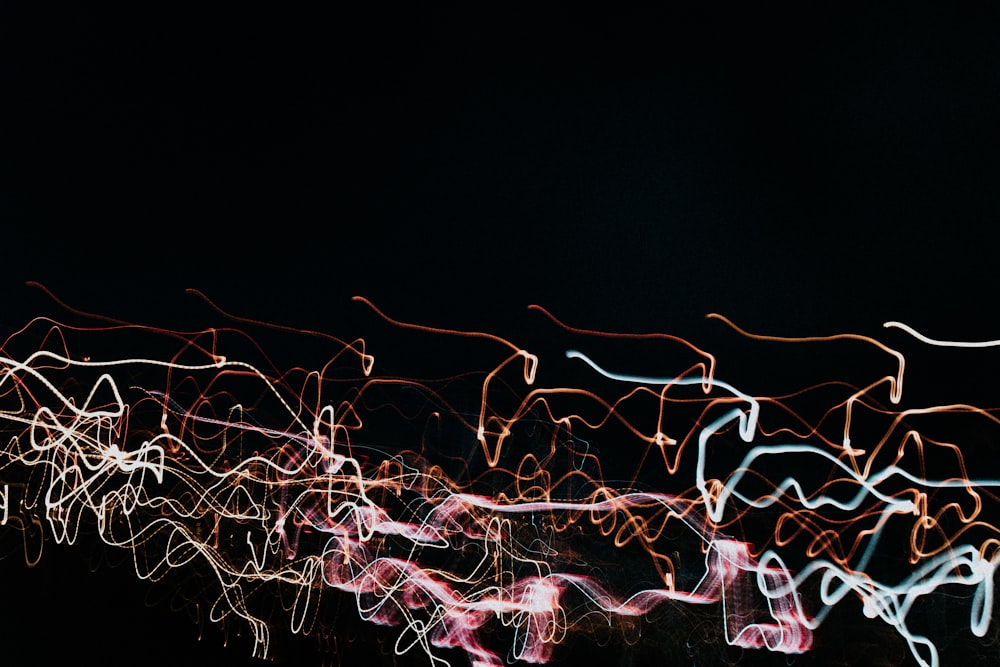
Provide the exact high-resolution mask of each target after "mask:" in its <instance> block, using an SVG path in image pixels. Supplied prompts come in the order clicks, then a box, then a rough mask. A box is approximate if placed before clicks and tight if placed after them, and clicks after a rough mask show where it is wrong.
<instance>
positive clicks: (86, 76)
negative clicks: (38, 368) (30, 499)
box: [0, 2, 1000, 665]
mask: <svg viewBox="0 0 1000 667" xmlns="http://www.w3.org/2000/svg"><path fill="white" fill-rule="evenodd" d="M209 4H211V5H212V6H211V7H208V5H209ZM337 4H339V3H337ZM807 4H811V3H807ZM473 5H475V7H476V8H475V9H471V7H472V6H473ZM984 7H985V5H984ZM998 19H1000V16H998V12H997V11H996V10H995V9H984V8H982V7H978V8H973V7H972V6H971V5H970V6H968V7H963V6H960V5H954V4H953V5H948V6H936V7H932V6H926V7H925V6H922V5H920V4H919V3H916V4H914V3H905V4H904V3H901V4H899V5H892V4H885V5H880V6H879V7H870V6H849V5H841V4H839V3H838V4H837V5H836V9H834V5H830V6H828V7H827V8H826V9H816V8H810V9H808V10H805V9H802V8H791V7H780V8H779V7H776V6H770V7H764V6H763V5H759V4H756V3H752V4H744V5H742V6H740V7H738V8H736V7H723V6H721V5H717V4H714V3H709V4H705V3H662V4H660V5H654V6H653V7H652V8H650V7H648V6H647V7H642V8H640V7H639V6H628V7H616V8H615V9H606V10H605V11H588V10H584V9H581V8H580V7H577V6H574V4H572V3H565V4H562V3H544V4H543V3H539V4H538V5H535V6H532V5H526V6H523V7H514V6H510V5H506V4H492V5H485V6H484V5H481V4H479V3H471V4H459V3H455V4H449V3H438V4H435V5H434V6H421V7H413V6H410V7H401V8H400V7H393V6H391V5H388V4H382V3H377V4H368V5H366V8H365V9H357V8H351V7H340V6H335V5H334V3H331V4H330V6H328V7H326V8H324V9H319V8H318V6H286V5H275V4H272V5H262V6H260V7H248V6H241V5H236V4H233V5H216V4H214V3H203V4H202V5H197V4H196V5H193V6H189V7H181V6H178V5H174V4H162V5H154V6H151V5H149V4H147V3H135V5H134V6H124V7H123V6H103V7H101V8H93V7H91V8H82V7H61V6H58V7H57V6H52V5H45V6H42V5H40V4H36V3H18V2H7V3H3V5H2V6H0V49H2V54H3V55H2V61H0V68H2V69H0V76H2V79H0V91H2V96H3V101H2V109H3V114H4V116H3V117H4V120H3V126H2V128H0V177H2V183H0V187H2V192H0V249H2V253H3V254H2V258H0V267H2V268H0V298H2V300H3V305H2V309H0V329H2V331H3V335H4V336H6V335H7V334H8V333H10V332H12V331H14V330H16V329H17V328H20V326H22V325H23V324H25V323H26V322H27V321H28V319H30V318H31V317H33V316H35V315H37V314H39V313H40V312H42V311H45V312H58V311H59V309H58V308H53V306H52V302H51V300H50V299H49V298H48V297H46V296H45V295H44V294H43V293H42V292H41V291H40V290H38V289H37V288H34V287H30V286H27V285H26V281H38V282H40V283H42V284H44V285H45V286H46V287H47V288H49V289H51V290H52V291H53V292H54V293H55V294H56V295H57V296H58V297H59V298H61V299H63V300H64V301H66V302H67V303H69V304H71V305H72V306H74V307H78V308H80V309H83V310H86V311H90V312H95V313H100V314H103V315H107V316H110V317H115V318H119V319H122V320H129V321H136V322H140V323H147V324H153V325H156V326H164V327H174V328H182V329H183V328H188V327H197V326H203V325H207V326H211V325H216V324H218V321H217V319H216V320H213V319H212V318H213V317H214V316H213V314H212V313H211V312H210V311H208V310H207V309H206V308H205V307H204V304H202V303H201V302H200V301H199V300H197V299H195V298H194V297H192V296H190V295H188V294H185V292H184V290H185V289H186V288H197V289H199V290H201V291H203V292H204V293H206V294H207V295H209V296H210V297H211V298H213V299H214V300H215V301H216V302H217V303H218V304H219V305H220V306H222V307H224V308H225V309H227V310H229V311H231V312H233V313H236V314H239V315H242V316H246V317H251V318H255V319H260V320H267V321H271V322H276V323H280V324H287V325H290V326H296V327H302V328H308V329H314V330H321V331H326V332H329V333H331V334H334V335H339V336H342V337H350V336H354V335H364V332H363V331H360V330H358V327H360V324H359V322H367V321H370V319H365V317H364V315H363V312H364V311H363V309H362V308H361V307H360V306H359V305H358V304H356V303H352V302H351V300H350V297H352V296H353V295H363V296H365V297H368V298H370V299H372V300H373V301H374V302H375V303H376V304H377V305H378V306H379V307H381V308H383V309H385V310H386V311H387V312H389V313H390V314H392V315H393V316H395V317H398V318H400V319H403V320H408V321H414V322H420V323H425V324H432V325H439V326H453V327H472V328H476V329H479V330H483V331H491V332H496V333H500V334H504V335H508V336H511V337H517V336H519V335H522V334H523V335H530V334H531V332H532V327H535V326H537V325H538V319H537V318H535V317H532V316H530V315H529V314H528V313H527V311H526V307H527V306H528V305H529V304H532V303H536V304H541V305H544V306H545V307H547V308H549V309H550V310H552V311H553V312H554V313H555V314H557V315H558V316H560V317H561V318H562V319H564V320H566V321H569V322H571V323H573V324H577V325H579V326H587V327H592V328H595V329H606V330H614V331H623V332H646V331H665V332H670V333H678V334H680V335H687V336H689V337H691V338H692V339H693V340H695V342H702V341H705V340H709V341H711V340H712V336H713V335H716V334H715V333H713V332H717V331H718V325H717V324H711V323H706V321H705V320H704V315H705V314H706V313H709V312H719V313H722V314H725V315H726V316H728V317H730V318H732V319H733V320H734V321H736V322H738V323H740V324H741V325H742V326H745V327H746V328H748V329H751V330H754V331H760V332H765V333H773V334H779V335H790V336H796V335H798V336H804V335H823V334H831V333H843V332H852V333H866V334H872V335H881V333H880V332H881V331H882V328H881V327H882V323H883V322H885V321H887V320H900V321H904V322H906V323H908V324H910V325H912V326H914V327H916V328H917V329H919V330H921V331H923V332H924V333H926V334H927V335H930V336H935V337H939V338H960V339H967V340H981V339H992V338H996V337H998V331H1000V318H998V316H997V315H996V311H995V304H996V299H995V295H996V291H997V290H996V288H997V286H998V284H1000V281H998V280H997V278H996V269H995V265H994V259H995V257H996V247H997V245H996V241H995V240H994V232H993V227H994V226H995V223H996V221H997V216H998V213H1000V200H998V198H997V195H996V184H997V182H998V180H997V179H998V176H1000V150H998V149H1000V131H998V125H997V118H1000V41H998V40H997V38H996V35H997V34H998V28H1000V21H998ZM989 358H990V357H988V356H987V357H986V359H987V360H988V359H989ZM938 363H939V365H940V368H938V370H939V371H940V373H938V374H936V375H935V374H933V373H931V371H926V372H927V373H931V374H930V375H929V376H928V377H929V378H930V379H927V380H925V381H924V384H925V385H930V384H933V385H936V386H938V387H939V388H940V387H943V388H944V389H948V388H952V389H955V390H956V391H957V390H958V389H959V387H960V385H961V386H965V387H970V386H971V387H973V388H974V389H975V391H976V392H978V397H979V398H980V400H981V401H983V402H989V401H990V397H989V396H990V395H989V390H990V383H991V371H990V368H991V367H990V365H989V364H988V363H987V364H985V365H984V364H980V365H977V366H975V367H974V368H973V369H972V370H969V371H968V373H969V374H971V376H963V377H962V378H958V377H956V376H955V374H954V373H952V372H950V370H949V368H950V367H946V366H945V364H944V362H938ZM928 368H931V370H933V368H932V367H928ZM969 381H971V382H972V384H968V382H969ZM916 384H920V381H919V380H917V382H916ZM64 551H65V553H63V552H61V551H60V550H58V549H53V551H52V554H51V555H52V558H51V559H50V560H49V561H47V562H46V564H45V565H44V566H43V567H40V568H36V569H35V570H31V571H28V570H27V568H25V567H23V565H22V564H21V563H19V562H17V561H16V559H12V560H11V559H9V560H8V561H6V562H3V563H2V568H3V569H2V577H3V581H4V582H5V587H6V584H7V583H10V584H13V586H12V588H11V589H9V590H12V591H16V595H15V594H4V595H3V596H2V609H3V612H2V613H3V616H2V618H3V619H4V625H3V627H0V633H2V636H3V646H4V647H10V649H11V650H12V651H14V652H15V653H16V655H17V656H20V657H18V658H17V659H15V660H13V661H12V662H10V663H9V664H28V663H29V661H30V662H32V663H36V662H37V663H43V662H49V661H51V660H52V659H53V658H54V657H56V656H59V655H64V654H66V655H68V654H69V653H72V655H73V656H75V657H79V658H81V659H84V658H86V659H90V658H94V657H95V656H96V659H98V660H101V661H103V662H104V663H105V664H115V665H117V664H132V662H133V661H134V660H141V661H143V662H147V664H153V663H156V664H160V663H162V664H167V663H168V662H169V663H173V664H176V661H177V660H186V661H187V662H188V663H189V664H219V663H220V662H221V663H222V664H240V663H241V661H242V660H243V657H242V655H243V653H241V649H239V648H236V649H230V650H223V649H222V648H221V646H220V644H221V639H220V637H219V635H217V634H216V635H213V634H212V632H211V631H209V632H207V633H206V637H205V638H204V639H203V640H201V641H200V642H199V641H197V629H196V628H195V627H194V626H193V625H192V624H191V623H190V622H189V621H188V620H187V619H186V618H182V619H179V620H178V619H177V617H176V615H172V614H170V613H168V612H166V611H165V610H163V609H160V608H153V609H147V608H146V607H145V606H144V605H143V604H142V602H141V600H142V598H143V595H144V591H145V589H144V588H143V587H142V586H141V585H139V584H136V585H135V586H132V585H131V584H125V583H121V576H120V574H121V573H118V574H116V575H114V576H110V575H109V578H110V579H111V580H113V581H115V582H117V583H116V584H115V585H119V584H120V585H121V594H120V599H119V597H118V596H117V594H109V593H108V592H107V589H106V588H105V586H106V585H107V583H106V582H105V581H104V580H100V579H98V578H96V576H95V578H94V579H90V580H88V577H87V575H86V564H85V563H82V562H80V559H77V558H75V557H74V554H73V552H72V550H64ZM834 628H836V626H834ZM831 631H832V632H833V631H836V632H840V629H835V630H831ZM237 644H238V642H237ZM66 652H69V653H66ZM303 655H304V656H307V657H304V658H303V661H302V662H300V663H298V664H303V665H308V664H312V663H311V662H310V660H312V659H314V658H313V656H310V655H309V651H308V650H306V649H305V648H303ZM637 655H638V654H635V653H631V654H630V653H627V652H623V653H622V654H621V655H620V656H618V655H614V656H613V657H612V658H611V659H614V660H619V659H620V660H621V662H622V664H625V663H626V662H627V661H628V660H629V659H636V660H638V659H640V658H641V656H640V657H639V658H637V657H636V656H637ZM649 659H651V660H652V658H649ZM748 659H749V658H748ZM802 659H803V660H805V658H802ZM457 660H458V661H461V660H462V658H461V657H457ZM781 660H784V656H781ZM289 664H291V663H289ZM678 664H680V663H678Z"/></svg>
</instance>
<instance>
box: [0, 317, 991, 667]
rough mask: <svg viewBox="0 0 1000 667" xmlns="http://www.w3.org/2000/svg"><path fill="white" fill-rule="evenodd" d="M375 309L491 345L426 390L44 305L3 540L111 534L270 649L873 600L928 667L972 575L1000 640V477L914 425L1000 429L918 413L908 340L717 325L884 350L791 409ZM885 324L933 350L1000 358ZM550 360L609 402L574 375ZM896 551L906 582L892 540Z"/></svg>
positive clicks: (982, 416)
mask: <svg viewBox="0 0 1000 667" xmlns="http://www.w3.org/2000/svg"><path fill="white" fill-rule="evenodd" d="M358 301H359V303H360V305H362V306H365V307H368V308H370V309H371V312H372V313H374V314H376V315H378V316H379V317H381V318H382V321H383V322H384V323H388V324H390V325H392V331H395V332H396V333H397V334H398V336H399V338H400V339H401V343H400V344H403V342H402V341H404V340H405V339H406V337H407V334H419V335H421V336H434V337H438V338H440V339H443V340H445V341H451V340H454V341H462V342H463V343H465V344H469V343H472V344H473V347H475V349H476V355H475V356H468V355H467V354H463V356H461V357H456V360H454V361H460V362H461V363H463V364H467V365H468V366H469V367H468V368H466V369H465V370H464V371H463V372H460V373H457V374H449V375H447V376H444V377H441V376H437V375H434V374H428V375H427V376H426V377H419V378H414V377H403V376H399V375H394V374H392V373H391V369H386V372H384V373H383V372H382V370H381V369H380V366H379V363H378V358H379V352H378V350H376V349H370V347H371V345H370V344H369V343H368V342H367V341H366V340H365V339H363V338H358V339H356V340H354V341H351V342H346V341H338V340H337V339H333V338H330V337H325V338H324V339H323V344H324V345H325V346H326V347H327V348H328V350H331V348H332V350H331V351H330V352H329V353H328V356H327V359H326V360H325V361H324V362H322V363H320V364H317V365H315V366H313V367H310V366H308V365H306V366H293V367H291V368H288V369H279V368H277V367H276V365H275V364H274V363H272V362H271V361H270V360H269V359H268V357H267V356H266V354H265V351H264V350H262V349H261V348H260V347H258V345H257V344H256V343H254V341H253V338H252V337H251V333H250V332H248V331H245V330H239V329H235V328H230V329H210V330H205V331H197V332H178V331H164V330H161V329H156V328H151V327H146V326H139V325H132V324H112V325H102V326H98V327H94V326H90V327H80V326H70V325H68V324H65V323H59V322H55V321H52V320H47V319H37V320H34V321H32V322H31V323H29V324H28V326H26V327H25V328H24V329H22V330H21V331H18V332H16V333H15V334H14V335H12V336H11V337H10V338H8V339H7V341H6V343H5V344H4V346H3V348H2V349H0V422H2V423H3V428H4V429H5V431H6V433H7V436H6V437H5V445H4V448H3V449H2V450H0V524H2V526H3V527H4V528H3V529H4V530H7V531H21V532H22V533H23V545H24V558H25V560H26V562H27V563H28V564H29V565H32V564H35V563H37V562H38V561H39V560H40V559H41V558H44V553H43V552H44V548H43V545H44V542H45V541H46V540H53V541H55V542H59V543H69V544H75V543H77V542H78V541H81V540H83V539H88V538H93V537H96V538H99V539H100V540H101V541H102V542H103V543H105V544H107V545H109V546H111V547H114V548H117V549H121V550H122V551H123V552H125V553H129V554H130V555H131V557H132V562H133V565H134V569H135V574H136V575H137V576H139V577H141V578H144V579H151V580H159V579H162V578H165V577H168V576H170V575H171V573H174V572H178V571H187V572H190V573H193V574H194V575H196V576H197V577H199V580H200V581H202V582H203V584H204V585H203V586H202V588H201V590H202V593H201V595H202V596H203V599H202V600H200V601H198V602H197V603H198V604H202V605H205V606H207V607H208V608H209V609H210V617H211V618H212V620H214V621H219V622H227V623H233V622H234V623H240V624H243V625H245V627H247V628H249V629H250V631H251V633H252V636H253V639H254V645H255V654H256V655H260V656H266V655H268V654H269V652H270V651H271V639H272V633H274V632H276V631H278V632H292V633H302V634H328V635H336V632H337V627H336V626H337V624H336V619H333V618H328V617H327V616H326V615H325V611H324V609H325V608H324V606H323V603H322V601H323V600H324V599H329V598H330V596H335V597H338V598H340V599H349V600H352V601H353V605H352V606H353V607H354V610H355V612H356V615H357V616H358V617H359V618H361V619H364V620H365V621H368V622H371V623H374V624H380V625H385V626H391V627H393V628H395V629H396V633H397V634H396V641H395V647H394V648H395V650H396V652H397V653H400V654H403V653H408V652H411V651H422V652H423V653H425V654H426V656H427V657H428V660H429V661H430V662H431V663H435V664H437V663H440V664H445V663H446V662H448V661H449V660H453V659H454V656H455V654H456V652H455V651H450V650H449V649H452V648H455V649H460V650H461V652H462V653H464V655H465V656H466V659H467V660H468V662H470V663H471V664H472V665H477V666H479V665H482V666H483V667H485V666H486V665H501V664H504V663H505V662H506V661H520V662H526V663H545V662H549V661H553V660H557V659H558V651H559V650H560V647H563V646H566V645H568V644H570V643H572V642H574V641H586V639H583V638H581V637H580V635H581V634H582V633H581V631H582V629H583V628H586V627H594V625H595V624H597V625H605V626H609V627H611V626H614V625H616V624H619V623H625V622H627V620H628V619H630V618H642V617H645V616H647V615H649V614H650V613H652V612H653V611H654V610H655V609H656V608H657V607H658V606H661V605H663V604H666V603H668V602H669V603H670V604H693V605H700V606H708V607H711V606H714V607H715V608H717V610H718V615H717V618H718V627H719V630H718V637H719V641H720V642H722V641H724V642H726V643H728V644H730V645H733V646H739V647H743V648H747V649H758V650H761V651H772V652H779V653H789V654H794V653H802V652H806V651H809V650H810V648H811V647H812V645H813V642H814V640H815V638H816V637H817V636H820V634H821V633H822V624H823V622H824V620H825V619H826V618H827V616H828V614H829V612H830V611H831V610H832V609H833V608H834V607H835V606H837V605H840V604H842V603H845V601H852V604H854V605H856V607H857V609H859V610H860V612H861V613H862V614H863V615H865V616H867V617H869V618H872V619H879V620H880V621H881V622H883V623H885V624H887V625H888V626H889V627H891V628H892V629H893V631H894V632H896V633H898V635H899V636H900V637H901V638H902V639H903V640H904V641H905V642H906V644H907V645H908V646H909V648H910V651H911V654H912V656H913V657H914V659H915V661H916V662H918V663H919V664H921V665H930V666H935V665H937V664H938V662H939V651H938V647H937V645H936V642H935V638H932V637H928V636H925V635H924V634H921V633H920V632H917V631H915V630H913V629H911V627H910V625H911V623H910V613H911V610H912V609H913V608H914V606H915V605H917V604H919V603H920V601H921V599H922V598H924V597H925V596H928V595H932V594H935V593H936V592H938V591H939V590H940V589H942V587H946V588H947V589H948V590H953V589H955V588H956V587H958V588H960V589H962V590H964V591H968V595H969V601H968V602H969V632H970V633H972V634H973V635H976V636H980V637H981V636H984V635H985V633H986V632H987V630H988V628H989V626H990V624H991V616H992V609H993V606H994V599H993V581H994V576H995V573H996V569H997V565H998V563H1000V550H998V549H997V547H998V545H1000V530H998V528H997V526H996V524H994V523H993V522H992V521H991V520H990V518H989V516H988V515H989V512H990V511H991V510H993V509H994V504H995V502H996V500H997V498H996V496H995V495H994V493H995V492H994V489H995V488H996V487H997V486H998V485H1000V480H998V479H994V478H990V477H981V476H978V475H977V474H975V471H970V470H968V469H967V467H966V463H965V458H964V455H963V447H962V443H961V442H948V441H946V440H944V439H942V438H940V437H932V436H931V435H929V434H927V433H923V432H921V430H920V428H919V427H918V426H915V424H919V423H920V420H921V419H923V418H925V417H934V418H939V419H940V418H942V417H948V416H956V415H957V416H966V417H969V416H971V417H974V418H976V419H977V420H979V422H981V423H982V424H983V427H984V428H993V427H994V426H995V425H996V424H997V420H996V418H995V417H994V416H993V413H992V412H991V411H990V410H988V409H985V408H983V407H977V406H973V405H968V404H948V405H933V406H917V407H914V408H908V409H901V408H900V407H898V406H899V405H900V402H901V400H902V397H903V379H904V369H905V357H904V355H903V354H902V353H901V352H900V351H898V350H897V349H895V348H893V347H890V346H889V345H887V344H886V343H884V342H881V341H879V340H876V339H875V338H873V337H867V336H861V335H856V334H837V335H832V336H822V337H814V338H779V337H774V336H759V335H755V334H750V333H748V332H745V331H742V330H740V329H738V328H737V327H736V325H735V324H733V323H731V322H729V321H728V320H726V319H725V318H723V317H721V316H717V315H713V316H712V317H714V318H715V319H717V320H718V321H719V324H720V327H723V328H724V330H726V331H729V332H736V333H738V334H740V336H742V338H741V340H749V341H756V343H759V344H763V343H765V342H766V343H768V344H773V343H781V344H782V345H792V344H793V343H794V344H801V345H830V344H837V345H861V346H867V347H869V348H872V349H875V350H878V351H879V353H884V355H885V359H886V365H885V368H882V369H881V370H879V371H875V372H873V373H872V374H871V377H869V378H866V379H865V381H864V382H862V383H856V382H846V381H839V380H837V379H828V378H823V379H821V381H817V382H815V383H814V384H811V385H809V386H807V387H803V388H801V390H800V391H797V392H795V393H791V394H787V395H783V396H777V397H776V396H764V395H757V394H756V393H755V391H754V390H753V389H748V388H741V387H740V386H739V384H738V383H735V382H730V381H727V380H726V371H727V365H726V362H725V360H724V359H722V360H719V359H717V358H716V357H715V356H714V355H713V354H710V353H708V352H706V351H704V350H702V349H701V348H699V347H697V346H695V345H694V344H692V343H690V342H688V341H686V340H684V339H683V338H680V337H677V336H673V335H669V334H650V335H642V336H639V335H630V334H621V333H606V332H597V331H590V330H585V329H576V328H572V327H568V326H566V325H563V324H562V323H560V322H558V321H557V320H556V319H555V318H554V317H553V316H552V315H551V314H549V313H548V312H547V311H545V310H543V309H541V308H538V307H534V308H533V310H534V311H535V312H536V314H538V315H539V316H540V317H541V318H542V319H541V326H543V327H552V328H554V329H555V330H558V331H559V332H561V334H562V335H564V336H571V337H573V338H574V340H575V343H576V344H575V345H574V346H573V347H567V348H565V349H564V351H563V358H562V359H560V360H556V359H551V360H550V359H547V358H546V357H544V356H539V355H538V354H536V353H533V352H532V351H531V350H529V349H525V348H523V347H521V346H520V345H518V344H517V343H515V342H511V341H508V340H505V339H504V338H501V337H499V336H494V335H490V334H485V333H479V332H467V331H455V330H448V329H437V328H432V327H428V326H424V325H414V324H408V323H402V322H397V321H395V320H392V319H391V318H389V317H388V316H386V315H385V314H383V313H381V312H380V311H378V310H377V309H376V308H375V306H374V305H373V304H371V303H369V302H367V301H365V300H363V299H358ZM243 323H246V322H243ZM250 326H252V324H248V328H250ZM886 327H887V331H889V330H894V331H895V333H897V334H902V335H904V336H906V337H907V339H906V340H908V341H909V342H910V343H913V344H917V345H921V346H928V345H936V346H955V347H980V348H981V347H988V346H991V345H993V343H958V342H954V343H951V342H946V341H939V340H933V339H930V338H927V337H924V336H922V335H921V334H919V333H918V332H916V331H915V330H913V329H912V328H910V327H908V326H907V325H903V324H901V323H888V324H887V325H886ZM270 331H273V328H272V329H271V330H270ZM286 333H287V335H288V336H289V337H291V338H294V337H295V336H296V335H305V334H304V333H299V334H296V333H295V332H292V331H286ZM609 341H613V342H615V343H620V344H629V343H636V342H638V341H643V342H644V343H651V344H655V345H660V346H664V347H665V348H669V349H670V350H671V352H670V355H668V356H669V357H670V358H671V359H673V358H677V359H680V360H681V361H680V362H679V363H678V366H677V370H676V372H674V373H670V374H649V373H647V372H646V371H644V369H641V368H640V369H636V368H623V367H620V366H618V365H617V364H618V363H619V362H617V361H616V357H615V356H614V355H613V354H610V353H608V352H607V350H608V348H607V343H608V342H609ZM32 346H33V347H32ZM144 347H147V348H148V349H149V350H155V351H157V352H161V351H164V350H166V352H164V353H163V354H162V356H159V357H158V356H155V354H148V355H147V354H143V353H141V350H142V349H143V348H144ZM83 349H101V350H109V349H128V350H134V349H138V350H140V353H138V354H135V355H120V354H115V355H108V354H103V355H99V354H97V353H92V354H84V353H83V351H82V350H83ZM18 352H20V354H18ZM602 354H604V357H603V358H602ZM549 361H551V362H552V365H553V366H554V367H561V368H566V367H567V364H568V365H569V367H571V368H573V369H574V372H573V377H575V378H580V377H583V378H590V381H589V384H588V386H574V385H572V384H566V383H560V382H559V381H558V378H556V377H555V376H554V375H552V374H548V373H546V364H547V362H549ZM431 363H432V364H433V360H431ZM775 372H780V369H778V370H776V371H775ZM885 398H887V399H888V401H887V404H883V402H882V400H884V399H885ZM806 402H808V403H809V404H810V405H811V406H816V405H820V406H821V407H820V409H819V410H818V411H816V410H815V409H813V410H809V411H807V410H805V408H803V407H801V406H803V405H804V404H805V403H806ZM796 406H799V407H796ZM806 412H809V414H808V415H807V414H806ZM817 415H818V416H817ZM862 422H864V424H865V426H864V427H862V426H860V425H859V424H861V423H862ZM876 423H877V424H879V425H878V426H872V425H873V424H876ZM611 469H613V470H614V472H613V473H611V472H609V470H611ZM623 471H624V472H623ZM899 536H904V537H907V538H908V543H904V544H902V545H901V544H900V542H899V539H898V538H899ZM900 550H902V551H903V552H904V553H905V555H906V557H905V558H896V559H895V560H893V561H892V562H893V563H894V565H893V566H892V567H888V568H887V567H885V560H886V559H885V557H883V556H882V555H881V554H884V553H890V554H893V553H898V552H900ZM890 558H891V557H890ZM192 603H195V602H192Z"/></svg>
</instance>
